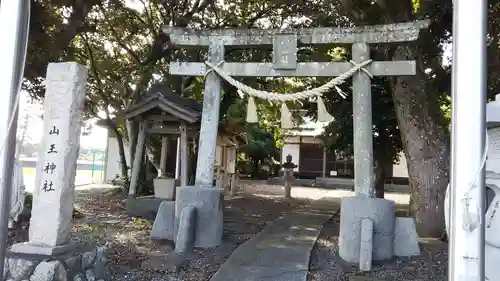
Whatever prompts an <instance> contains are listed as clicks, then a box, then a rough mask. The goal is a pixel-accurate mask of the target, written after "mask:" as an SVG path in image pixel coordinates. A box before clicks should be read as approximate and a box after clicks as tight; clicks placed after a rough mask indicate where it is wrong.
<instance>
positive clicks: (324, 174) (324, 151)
mask: <svg viewBox="0 0 500 281" xmlns="http://www.w3.org/2000/svg"><path fill="white" fill-rule="evenodd" d="M323 178H326V145H325V144H323Z"/></svg>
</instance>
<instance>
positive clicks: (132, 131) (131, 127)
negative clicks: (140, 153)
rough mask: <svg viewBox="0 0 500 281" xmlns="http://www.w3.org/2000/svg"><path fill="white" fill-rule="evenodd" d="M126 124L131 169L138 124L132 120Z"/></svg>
mask: <svg viewBox="0 0 500 281" xmlns="http://www.w3.org/2000/svg"><path fill="white" fill-rule="evenodd" d="M126 124H127V133H128V143H129V157H130V168H131V169H133V168H134V167H133V165H134V164H133V163H134V157H135V148H136V146H137V137H138V136H139V126H138V123H137V122H136V121H134V120H127V121H126Z"/></svg>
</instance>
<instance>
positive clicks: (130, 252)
mask: <svg viewBox="0 0 500 281" xmlns="http://www.w3.org/2000/svg"><path fill="white" fill-rule="evenodd" d="M307 202H308V199H289V200H285V199H283V198H282V197H281V196H271V197H266V196H255V195H251V194H241V195H240V196H238V197H236V198H233V199H227V200H226V201H225V206H224V233H223V244H222V245H221V246H219V247H217V248H216V249H213V250H199V249H197V250H195V252H194V253H193V254H191V255H189V256H188V257H187V261H188V262H187V263H186V264H183V265H182V266H181V267H175V268H174V270H172V268H169V267H165V265H164V264H162V262H161V261H163V260H165V257H166V256H167V255H168V254H169V253H171V252H172V250H173V245H172V244H169V243H157V242H153V241H151V239H150V238H149V235H150V231H151V227H152V224H153V221H152V220H147V219H138V218H132V217H128V216H127V215H126V213H125V205H124V202H123V197H122V195H121V194H120V193H119V192H117V191H116V190H113V189H91V190H79V191H77V193H76V200H75V207H76V210H77V211H78V212H77V214H76V216H75V219H74V226H73V235H72V238H73V240H75V241H80V242H94V243H97V244H100V245H104V244H108V245H109V246H110V247H111V251H110V262H111V263H112V265H113V269H114V271H115V276H114V280H134V281H136V280H137V281H139V280H156V281H162V280H186V281H187V280H189V281H198V280H199V281H202V280H209V279H210V277H211V276H212V275H213V274H214V273H215V272H216V271H217V269H218V268H219V266H220V265H221V264H222V263H223V262H224V261H225V260H226V259H227V258H228V256H229V255H230V254H231V253H232V251H233V250H234V249H235V248H236V247H237V246H238V245H239V244H241V243H243V242H245V241H246V240H248V239H250V238H251V237H253V236H254V235H255V234H257V233H259V232H260V231H261V230H262V229H263V228H264V227H265V226H266V225H267V224H269V223H271V222H272V221H274V220H276V219H277V218H279V217H280V216H282V215H284V214H286V213H288V212H290V211H292V210H294V209H296V208H298V207H300V206H302V205H304V204H306V203H307ZM27 230H28V222H27V221H24V222H22V223H21V225H20V226H19V227H18V228H17V230H13V231H10V237H9V238H10V239H9V245H10V244H12V243H15V242H20V241H27V240H28V231H27ZM164 271H168V272H169V274H165V272H164Z"/></svg>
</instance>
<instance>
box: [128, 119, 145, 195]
mask: <svg viewBox="0 0 500 281" xmlns="http://www.w3.org/2000/svg"><path fill="white" fill-rule="evenodd" d="M146 127H147V123H146V121H141V122H140V123H139V136H138V137H137V146H136V148H135V155H134V164H133V165H132V176H131V179H130V188H129V190H128V195H129V197H135V196H136V194H135V193H136V192H137V182H138V180H139V172H140V171H141V167H142V160H143V158H142V155H143V153H144V145H145V144H146Z"/></svg>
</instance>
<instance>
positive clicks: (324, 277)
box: [308, 213, 448, 281]
mask: <svg viewBox="0 0 500 281" xmlns="http://www.w3.org/2000/svg"><path fill="white" fill-rule="evenodd" d="M339 225H340V213H338V214H337V215H335V216H334V217H333V218H332V219H330V220H329V221H328V222H327V223H326V224H325V226H324V227H323V230H322V231H321V233H320V236H319V237H318V240H317V241H316V245H315V247H314V249H313V253H312V256H311V263H310V271H309V276H308V281H347V280H349V276H366V277H373V278H378V279H373V280H374V281H376V280H384V281H436V280H447V279H446V278H447V277H446V276H447V270H448V244H446V243H443V242H441V241H439V240H437V239H429V240H422V243H421V245H420V246H421V247H420V248H421V255H420V256H418V257H413V258H411V259H410V258H394V259H393V260H391V261H384V262H379V263H374V264H373V267H372V271H370V272H359V270H358V268H357V266H353V265H351V264H348V263H346V262H345V261H343V260H342V259H341V258H340V257H339V255H338V234H339ZM367 280H372V279H367Z"/></svg>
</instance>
